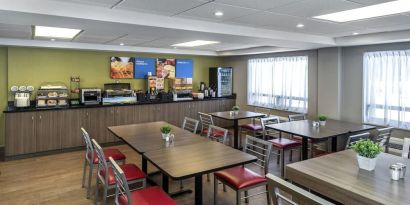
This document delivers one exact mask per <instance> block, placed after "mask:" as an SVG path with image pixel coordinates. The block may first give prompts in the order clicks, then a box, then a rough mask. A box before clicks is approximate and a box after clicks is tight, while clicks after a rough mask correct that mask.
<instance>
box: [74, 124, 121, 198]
mask: <svg viewBox="0 0 410 205" xmlns="http://www.w3.org/2000/svg"><path fill="white" fill-rule="evenodd" d="M81 132H82V134H83V139H84V144H85V147H86V151H85V157H84V167H83V180H82V188H84V184H85V178H86V173H87V172H86V170H87V166H88V167H89V173H88V187H87V199H88V198H90V192H91V178H92V176H93V169H94V164H97V163H98V157H97V155H96V153H95V150H94V146H93V145H92V143H91V139H90V135H88V132H87V131H85V129H84V128H81ZM104 156H105V157H106V158H105V161H108V157H112V158H113V159H114V160H116V161H121V162H122V164H125V159H126V157H125V155H124V154H123V153H121V152H120V151H119V150H118V149H105V150H104Z"/></svg>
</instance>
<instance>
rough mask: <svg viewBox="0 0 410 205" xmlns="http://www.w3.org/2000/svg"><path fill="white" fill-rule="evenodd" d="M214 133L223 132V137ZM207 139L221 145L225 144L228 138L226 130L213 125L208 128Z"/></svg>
mask: <svg viewBox="0 0 410 205" xmlns="http://www.w3.org/2000/svg"><path fill="white" fill-rule="evenodd" d="M215 131H220V132H223V135H218V134H216V132H215ZM206 137H207V138H208V139H210V140H213V141H217V142H220V143H222V144H226V140H227V138H228V130H227V129H224V128H222V127H218V126H215V125H209V126H208V134H207V136H206Z"/></svg>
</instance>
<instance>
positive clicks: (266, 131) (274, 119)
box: [261, 116, 280, 140]
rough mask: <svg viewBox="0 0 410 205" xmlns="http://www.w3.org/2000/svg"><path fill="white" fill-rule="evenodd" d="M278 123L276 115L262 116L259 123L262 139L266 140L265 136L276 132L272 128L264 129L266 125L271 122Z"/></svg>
mask: <svg viewBox="0 0 410 205" xmlns="http://www.w3.org/2000/svg"><path fill="white" fill-rule="evenodd" d="M278 123H280V119H279V117H278V116H271V117H263V118H261V125H262V130H263V133H262V136H263V139H265V140H266V137H267V136H270V135H271V134H273V135H274V134H277V132H276V131H275V130H273V129H266V125H271V124H278Z"/></svg>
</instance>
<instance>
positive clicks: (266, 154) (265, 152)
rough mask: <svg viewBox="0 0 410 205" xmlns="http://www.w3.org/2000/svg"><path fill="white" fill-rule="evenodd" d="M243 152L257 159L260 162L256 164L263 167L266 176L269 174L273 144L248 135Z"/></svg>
mask: <svg viewBox="0 0 410 205" xmlns="http://www.w3.org/2000/svg"><path fill="white" fill-rule="evenodd" d="M243 152H245V153H248V154H251V155H254V156H255V157H257V158H258V160H257V161H256V162H254V164H256V165H257V166H259V167H261V168H262V169H263V170H264V172H265V174H267V173H268V169H269V161H270V156H271V152H272V144H271V143H270V142H268V141H265V140H261V139H258V138H256V137H252V136H249V135H246V141H245V146H244V147H243Z"/></svg>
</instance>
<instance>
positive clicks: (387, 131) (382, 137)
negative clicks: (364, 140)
mask: <svg viewBox="0 0 410 205" xmlns="http://www.w3.org/2000/svg"><path fill="white" fill-rule="evenodd" d="M392 132H393V127H386V128H381V129H377V136H376V137H375V138H374V139H373V140H374V141H375V142H378V143H379V144H380V146H383V147H385V148H384V151H385V152H386V153H388V152H389V142H390V137H391V133H392Z"/></svg>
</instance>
